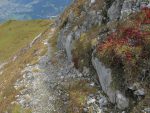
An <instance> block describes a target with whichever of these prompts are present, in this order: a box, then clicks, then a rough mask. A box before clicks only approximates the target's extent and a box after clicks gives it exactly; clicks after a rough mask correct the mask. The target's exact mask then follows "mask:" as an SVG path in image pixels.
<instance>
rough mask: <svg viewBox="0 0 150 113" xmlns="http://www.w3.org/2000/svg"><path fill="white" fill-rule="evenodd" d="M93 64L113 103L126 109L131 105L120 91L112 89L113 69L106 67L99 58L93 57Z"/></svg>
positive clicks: (102, 85) (103, 87) (104, 89)
mask: <svg viewBox="0 0 150 113" xmlns="http://www.w3.org/2000/svg"><path fill="white" fill-rule="evenodd" d="M92 63H93V66H94V67H95V69H96V71H97V74H98V76H99V81H100V84H101V87H102V89H103V91H104V92H105V93H106V94H107V96H108V97H109V99H110V101H111V102H112V103H117V107H118V108H119V109H125V108H127V107H128V105H129V101H128V99H127V98H126V97H125V96H124V95H123V94H121V93H120V92H119V91H117V90H114V89H112V87H111V82H112V74H111V69H109V68H106V67H105V66H104V65H103V64H102V63H101V62H100V61H99V60H98V59H97V58H95V57H93V58H92Z"/></svg>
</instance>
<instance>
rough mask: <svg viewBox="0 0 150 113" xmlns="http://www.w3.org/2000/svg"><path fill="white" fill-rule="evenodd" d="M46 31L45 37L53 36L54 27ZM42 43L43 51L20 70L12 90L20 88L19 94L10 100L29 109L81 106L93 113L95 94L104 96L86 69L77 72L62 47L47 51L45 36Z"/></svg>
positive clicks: (53, 111) (36, 112)
mask: <svg viewBox="0 0 150 113" xmlns="http://www.w3.org/2000/svg"><path fill="white" fill-rule="evenodd" d="M50 31H51V32H50V33H49V35H48V36H49V37H48V38H51V37H52V36H53V33H54V31H55V29H54V28H51V30H50ZM37 40H38V39H37ZM32 43H33V42H32ZM42 43H43V44H44V46H45V48H47V53H46V54H45V55H43V56H39V58H38V62H36V63H34V64H32V63H31V64H30V63H29V64H27V65H26V67H25V68H24V69H23V70H22V71H21V74H22V76H23V77H22V78H21V79H18V80H17V82H16V83H15V85H14V88H15V89H16V90H18V89H21V90H20V94H18V95H16V101H15V102H12V104H14V103H17V104H19V105H21V106H22V107H23V108H27V109H30V110H31V111H32V113H81V112H83V106H85V109H84V110H85V111H87V110H88V109H94V110H96V112H93V113H99V112H100V109H99V108H98V105H97V104H96V103H99V102H98V101H99V100H98V99H99V98H102V99H105V98H104V97H103V96H101V92H99V91H98V90H97V88H96V87H97V86H95V85H94V84H95V83H94V82H93V81H94V80H93V78H92V77H91V75H90V74H89V70H88V69H85V70H84V72H83V73H80V72H79V71H78V70H77V69H75V68H74V66H73V64H70V63H68V60H67V57H66V55H65V54H64V51H62V50H60V51H57V52H54V53H53V55H51V53H52V49H51V47H50V45H49V43H48V39H43V40H42ZM33 44H34V43H33ZM31 47H32V46H31ZM96 98H97V100H96Z"/></svg>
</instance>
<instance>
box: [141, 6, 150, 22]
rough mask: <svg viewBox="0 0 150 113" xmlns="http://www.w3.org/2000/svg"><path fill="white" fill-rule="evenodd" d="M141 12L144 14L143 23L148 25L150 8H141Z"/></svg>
mask: <svg viewBox="0 0 150 113" xmlns="http://www.w3.org/2000/svg"><path fill="white" fill-rule="evenodd" d="M142 12H143V13H144V14H145V17H144V21H143V23H144V24H150V8H148V7H144V8H142Z"/></svg>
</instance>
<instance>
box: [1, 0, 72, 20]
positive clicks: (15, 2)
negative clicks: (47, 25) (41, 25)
mask: <svg viewBox="0 0 150 113" xmlns="http://www.w3.org/2000/svg"><path fill="white" fill-rule="evenodd" d="M70 1H71V0H0V21H5V20H9V19H20V20H26V19H39V18H49V17H50V16H56V15H58V14H59V13H60V12H61V11H63V9H64V8H65V7H66V6H68V5H69V4H70Z"/></svg>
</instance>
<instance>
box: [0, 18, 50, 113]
mask: <svg viewBox="0 0 150 113" xmlns="http://www.w3.org/2000/svg"><path fill="white" fill-rule="evenodd" d="M50 24H52V21H49V20H31V21H8V22H6V23H4V24H2V25H0V29H1V30H0V62H2V61H5V60H7V59H8V58H10V57H11V56H12V55H14V54H15V53H18V52H19V50H20V49H22V48H24V47H26V45H27V44H29V43H30V42H31V41H32V40H33V39H34V38H35V37H36V36H37V35H38V34H39V33H42V38H41V39H40V40H38V41H36V43H35V44H34V45H33V47H32V48H29V49H28V50H27V51H23V52H19V53H20V54H19V57H18V58H17V59H16V60H15V61H10V62H9V63H8V64H7V65H6V66H5V67H4V69H3V74H1V75H0V113H3V112H5V111H8V112H9V113H20V111H22V110H23V111H24V113H30V109H29V110H28V109H27V110H26V109H22V108H21V107H20V106H18V105H11V102H12V101H14V100H15V96H16V95H17V94H18V93H19V91H17V90H15V89H14V83H15V82H16V80H17V79H19V78H21V77H22V75H21V70H22V69H23V68H24V67H25V66H26V64H28V63H30V64H34V63H36V62H37V59H38V57H39V56H41V55H42V54H44V53H45V52H46V51H47V49H46V48H45V46H44V44H43V40H44V39H45V38H47V37H48V36H49V35H48V33H49V32H50V31H49V30H48V27H49V26H50ZM35 51H36V52H37V54H35ZM0 71H1V70H0Z"/></svg>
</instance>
